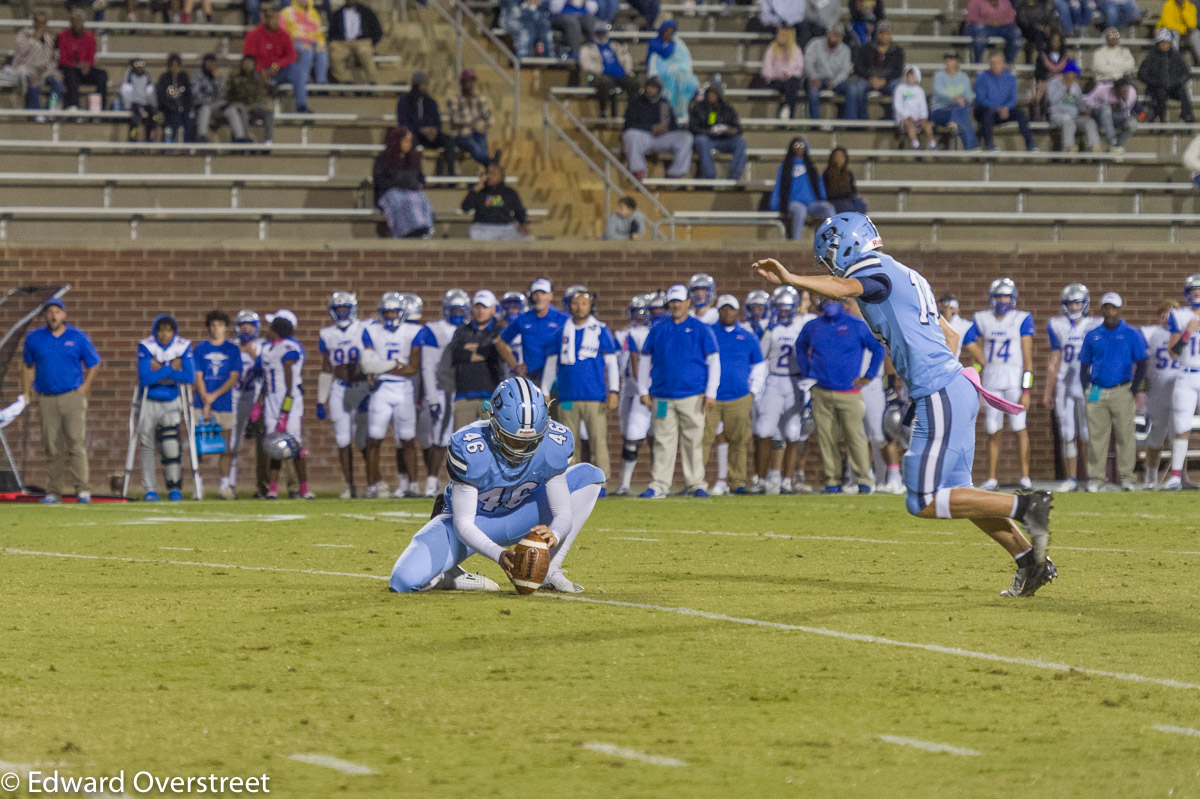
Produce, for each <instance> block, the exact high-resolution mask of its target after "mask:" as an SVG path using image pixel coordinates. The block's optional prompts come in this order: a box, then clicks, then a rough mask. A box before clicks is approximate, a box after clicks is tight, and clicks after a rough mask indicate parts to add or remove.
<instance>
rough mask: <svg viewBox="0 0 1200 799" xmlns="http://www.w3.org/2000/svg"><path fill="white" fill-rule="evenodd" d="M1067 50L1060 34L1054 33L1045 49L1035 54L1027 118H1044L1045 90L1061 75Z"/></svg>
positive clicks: (1067, 56) (1065, 62)
mask: <svg viewBox="0 0 1200 799" xmlns="http://www.w3.org/2000/svg"><path fill="white" fill-rule="evenodd" d="M1068 53H1069V48H1068V47H1067V43H1066V42H1065V41H1064V40H1063V37H1062V34H1060V33H1057V32H1055V33H1054V34H1052V35H1051V36H1050V41H1049V43H1047V45H1046V48H1045V49H1044V50H1041V51H1039V52H1038V54H1037V58H1036V59H1034V62H1033V80H1034V88H1033V102H1032V103H1031V104H1030V107H1029V117H1030V119H1034V120H1037V121H1041V120H1043V119H1045V118H1046V88H1047V87H1048V86H1049V84H1050V81H1051V79H1053V78H1056V77H1058V76H1059V75H1061V74H1062V71H1063V68H1064V67H1065V66H1066V65H1067V61H1068V60H1069V59H1070V55H1069V54H1068Z"/></svg>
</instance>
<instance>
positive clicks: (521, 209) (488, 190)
mask: <svg viewBox="0 0 1200 799" xmlns="http://www.w3.org/2000/svg"><path fill="white" fill-rule="evenodd" d="M462 209H463V211H464V212H466V213H472V212H473V213H474V214H475V218H474V220H473V221H472V222H471V227H470V228H468V230H467V237H468V238H470V239H472V240H474V241H520V240H524V239H531V238H533V236H531V235H530V234H529V218H528V217H527V216H526V214H525V205H524V203H522V202H521V195H519V194H517V190H516V189H514V188H512V187H511V186H507V185H505V183H504V169H503V167H501V166H500V164H499V163H498V162H496V161H492V163H490V164H488V167H487V169H485V170H484V172H483V174H482V175H480V176H479V180H478V182H476V184H475V185H474V186H472V187H471V188H470V190H469V191H468V192H467V196H466V197H465V198H463V201H462Z"/></svg>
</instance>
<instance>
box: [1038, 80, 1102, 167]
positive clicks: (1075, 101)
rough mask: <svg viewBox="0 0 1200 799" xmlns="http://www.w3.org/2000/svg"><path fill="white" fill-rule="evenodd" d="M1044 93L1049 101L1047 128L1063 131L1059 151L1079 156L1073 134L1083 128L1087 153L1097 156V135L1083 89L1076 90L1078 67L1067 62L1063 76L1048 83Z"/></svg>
mask: <svg viewBox="0 0 1200 799" xmlns="http://www.w3.org/2000/svg"><path fill="white" fill-rule="evenodd" d="M1046 93H1047V97H1048V98H1049V100H1050V125H1051V126H1052V127H1055V128H1059V129H1060V130H1061V131H1062V149H1063V150H1065V151H1066V152H1069V153H1074V152H1078V151H1079V145H1078V144H1076V143H1075V131H1076V129H1077V128H1083V135H1084V138H1085V139H1086V140H1087V146H1088V149H1089V150H1091V151H1092V152H1094V153H1098V152H1100V149H1101V148H1100V131H1099V129H1098V128H1097V127H1096V120H1094V119H1092V117H1091V114H1089V113H1088V109H1087V106H1086V104H1085V102H1084V98H1083V89H1081V88H1079V65H1078V64H1076V63H1075V62H1074V61H1067V63H1066V66H1064V67H1063V71H1062V74H1061V75H1059V76H1057V77H1055V78H1053V79H1051V81H1050V85H1049V86H1048V87H1047V89H1046Z"/></svg>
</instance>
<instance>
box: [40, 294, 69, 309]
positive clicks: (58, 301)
mask: <svg viewBox="0 0 1200 799" xmlns="http://www.w3.org/2000/svg"><path fill="white" fill-rule="evenodd" d="M51 305H57V306H58V307H59V308H62V309H63V310H64V311H65V310H67V306H66V305H64V304H63V301H62V297H51V298H50V299H48V300H46V301H45V302H44V303H42V310H43V311H44V310H46V309H47V308H49V307H50V306H51Z"/></svg>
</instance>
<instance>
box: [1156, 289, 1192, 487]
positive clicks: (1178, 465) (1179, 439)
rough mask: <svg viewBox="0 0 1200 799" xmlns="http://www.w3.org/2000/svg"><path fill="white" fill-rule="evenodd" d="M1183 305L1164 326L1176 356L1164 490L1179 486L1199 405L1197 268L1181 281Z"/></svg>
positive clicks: (1173, 312) (1180, 485)
mask: <svg viewBox="0 0 1200 799" xmlns="http://www.w3.org/2000/svg"><path fill="white" fill-rule="evenodd" d="M1183 297H1184V299H1185V300H1187V304H1188V307H1187V308H1176V309H1175V310H1173V311H1171V318H1170V320H1169V322H1168V324H1167V329H1168V330H1170V331H1171V343H1170V345H1169V346H1170V348H1171V353H1172V354H1173V355H1175V357H1177V358H1178V359H1179V377H1177V378H1175V391H1174V392H1173V393H1172V394H1171V405H1172V411H1171V414H1172V416H1174V418H1175V442H1174V443H1173V444H1172V445H1171V476H1170V477H1168V478H1167V482H1166V483H1164V484H1163V490H1164V491H1177V490H1179V489H1180V488H1182V487H1183V472H1184V469H1185V467H1186V466H1187V453H1188V439H1189V438H1190V437H1191V435H1192V415H1193V414H1195V413H1196V412H1197V409H1198V408H1200V272H1197V273H1196V274H1194V275H1189V276H1188V279H1187V280H1185V281H1184V282H1183Z"/></svg>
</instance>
